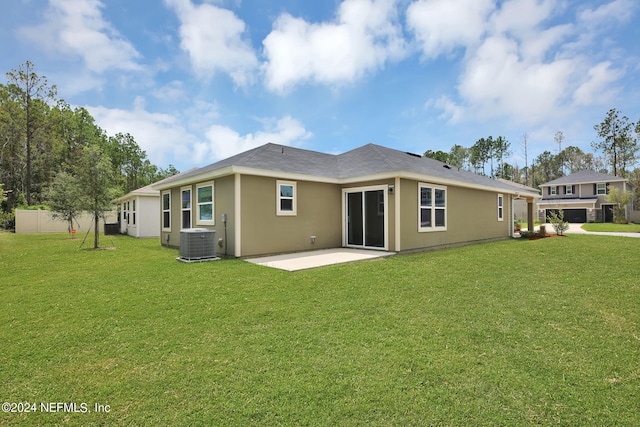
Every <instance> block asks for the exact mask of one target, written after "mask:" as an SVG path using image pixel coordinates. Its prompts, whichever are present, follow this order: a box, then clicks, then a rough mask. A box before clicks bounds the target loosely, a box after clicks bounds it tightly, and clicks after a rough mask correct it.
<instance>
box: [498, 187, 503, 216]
mask: <svg viewBox="0 0 640 427" xmlns="http://www.w3.org/2000/svg"><path fill="white" fill-rule="evenodd" d="M498 221H504V195H503V194H498Z"/></svg>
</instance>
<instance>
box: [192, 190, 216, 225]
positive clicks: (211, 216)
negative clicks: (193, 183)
mask: <svg viewBox="0 0 640 427" xmlns="http://www.w3.org/2000/svg"><path fill="white" fill-rule="evenodd" d="M196 197H197V201H196V202H197V204H198V213H197V214H196V224H198V225H215V211H214V206H213V200H214V194H213V182H207V183H204V184H199V185H198V186H197V188H196Z"/></svg>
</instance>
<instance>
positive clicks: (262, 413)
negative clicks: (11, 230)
mask: <svg viewBox="0 0 640 427" xmlns="http://www.w3.org/2000/svg"><path fill="white" fill-rule="evenodd" d="M101 243H102V244H104V245H113V246H115V247H116V249H115V250H100V251H93V250H84V249H79V244H80V241H79V240H78V239H76V240H68V239H67V238H66V236H65V235H30V236H24V235H13V234H7V233H0V271H1V272H2V276H1V277H2V278H1V279H0V292H1V294H0V295H1V300H0V301H2V302H1V304H2V310H0V325H1V327H0V366H1V367H2V369H0V397H1V398H2V401H3V402H31V403H36V406H37V409H38V412H36V413H22V414H17V413H1V414H0V425H11V426H14V425H65V426H66V425H83V426H92V425H93V426H98V425H109V426H112V425H115V426H118V425H122V426H125V425H126V426H133V425H135V426H158V425H171V426H182V425H184V426H192V425H215V426H251V425H256V426H258V425H259V426H263V425H284V426H290V425H311V426H316V425H326V426H364V425H367V426H370V425H373V426H393V425H398V426H410V425H414V426H423V425H447V426H463V425H464V426H467V425H473V426H482V425H490V426H496V425H500V426H527V425H565V426H566V425H572V426H573V425H575V426H582V425H590V426H596V425H598V426H601V425H616V426H637V425H639V424H640V399H639V397H638V390H640V362H639V361H640V325H639V324H640V280H639V279H638V277H639V276H638V271H640V260H639V259H638V254H640V239H625V238H618V237H608V236H588V235H571V236H568V237H556V238H548V239H541V240H536V241H524V240H508V241H501V242H497V243H491V244H482V245H474V246H468V247H463V248H456V249H448V250H441V251H435V252H428V253H422V254H412V255H398V256H394V257H391V258H386V259H380V260H375V261H364V262H358V263H352V264H343V265H335V266H330V267H324V268H319V269H314V270H306V271H300V272H296V273H288V272H283V271H279V270H273V269H269V268H266V267H260V266H256V265H252V264H249V263H246V262H243V261H239V260H225V261H217V262H210V263H195V264H185V263H179V262H176V261H175V258H176V256H177V255H178V254H177V251H176V250H172V249H167V248H164V247H161V246H160V245H159V244H158V243H157V241H156V240H136V239H133V238H128V237H120V236H117V237H111V236H107V237H103V238H102V240H101ZM514 260H518V264H517V265H516V264H514V262H513V261H514ZM523 260H524V261H523ZM43 402H61V403H64V402H66V403H72V402H73V403H76V404H77V405H78V408H77V410H79V411H81V410H82V409H83V408H84V407H83V406H82V404H86V408H87V410H89V411H91V412H90V413H81V412H80V413H74V412H66V413H65V412H57V413H44V412H42V408H41V406H40V404H41V403H43ZM96 403H97V404H101V405H105V406H104V408H105V409H107V407H106V405H108V410H109V412H99V413H97V412H95V410H94V409H95V404H96ZM54 407H55V405H54ZM61 408H63V407H61Z"/></svg>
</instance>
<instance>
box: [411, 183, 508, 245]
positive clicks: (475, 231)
mask: <svg viewBox="0 0 640 427" xmlns="http://www.w3.org/2000/svg"><path fill="white" fill-rule="evenodd" d="M418 186H419V182H418V181H413V180H407V179H402V180H401V193H400V197H401V199H402V200H401V203H402V215H401V218H400V232H401V250H402V251H411V250H420V249H426V248H437V247H443V246H452V245H457V244H464V243H471V242H477V241H485V240H494V239H500V238H506V237H509V236H510V234H511V197H510V196H509V195H507V194H504V195H503V197H504V199H503V208H504V212H503V220H502V221H498V193H497V192H496V193H494V192H489V191H483V190H475V189H469V188H461V187H455V186H447V195H446V197H447V202H446V209H447V213H446V223H447V224H446V231H429V232H420V231H418V228H419V226H418V212H419V211H418Z"/></svg>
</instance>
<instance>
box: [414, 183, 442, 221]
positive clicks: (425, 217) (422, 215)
mask: <svg viewBox="0 0 640 427" xmlns="http://www.w3.org/2000/svg"><path fill="white" fill-rule="evenodd" d="M418 210H419V212H418V221H419V222H418V230H419V231H444V230H446V229H447V222H446V218H447V189H446V187H435V186H432V185H430V184H419V185H418Z"/></svg>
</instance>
